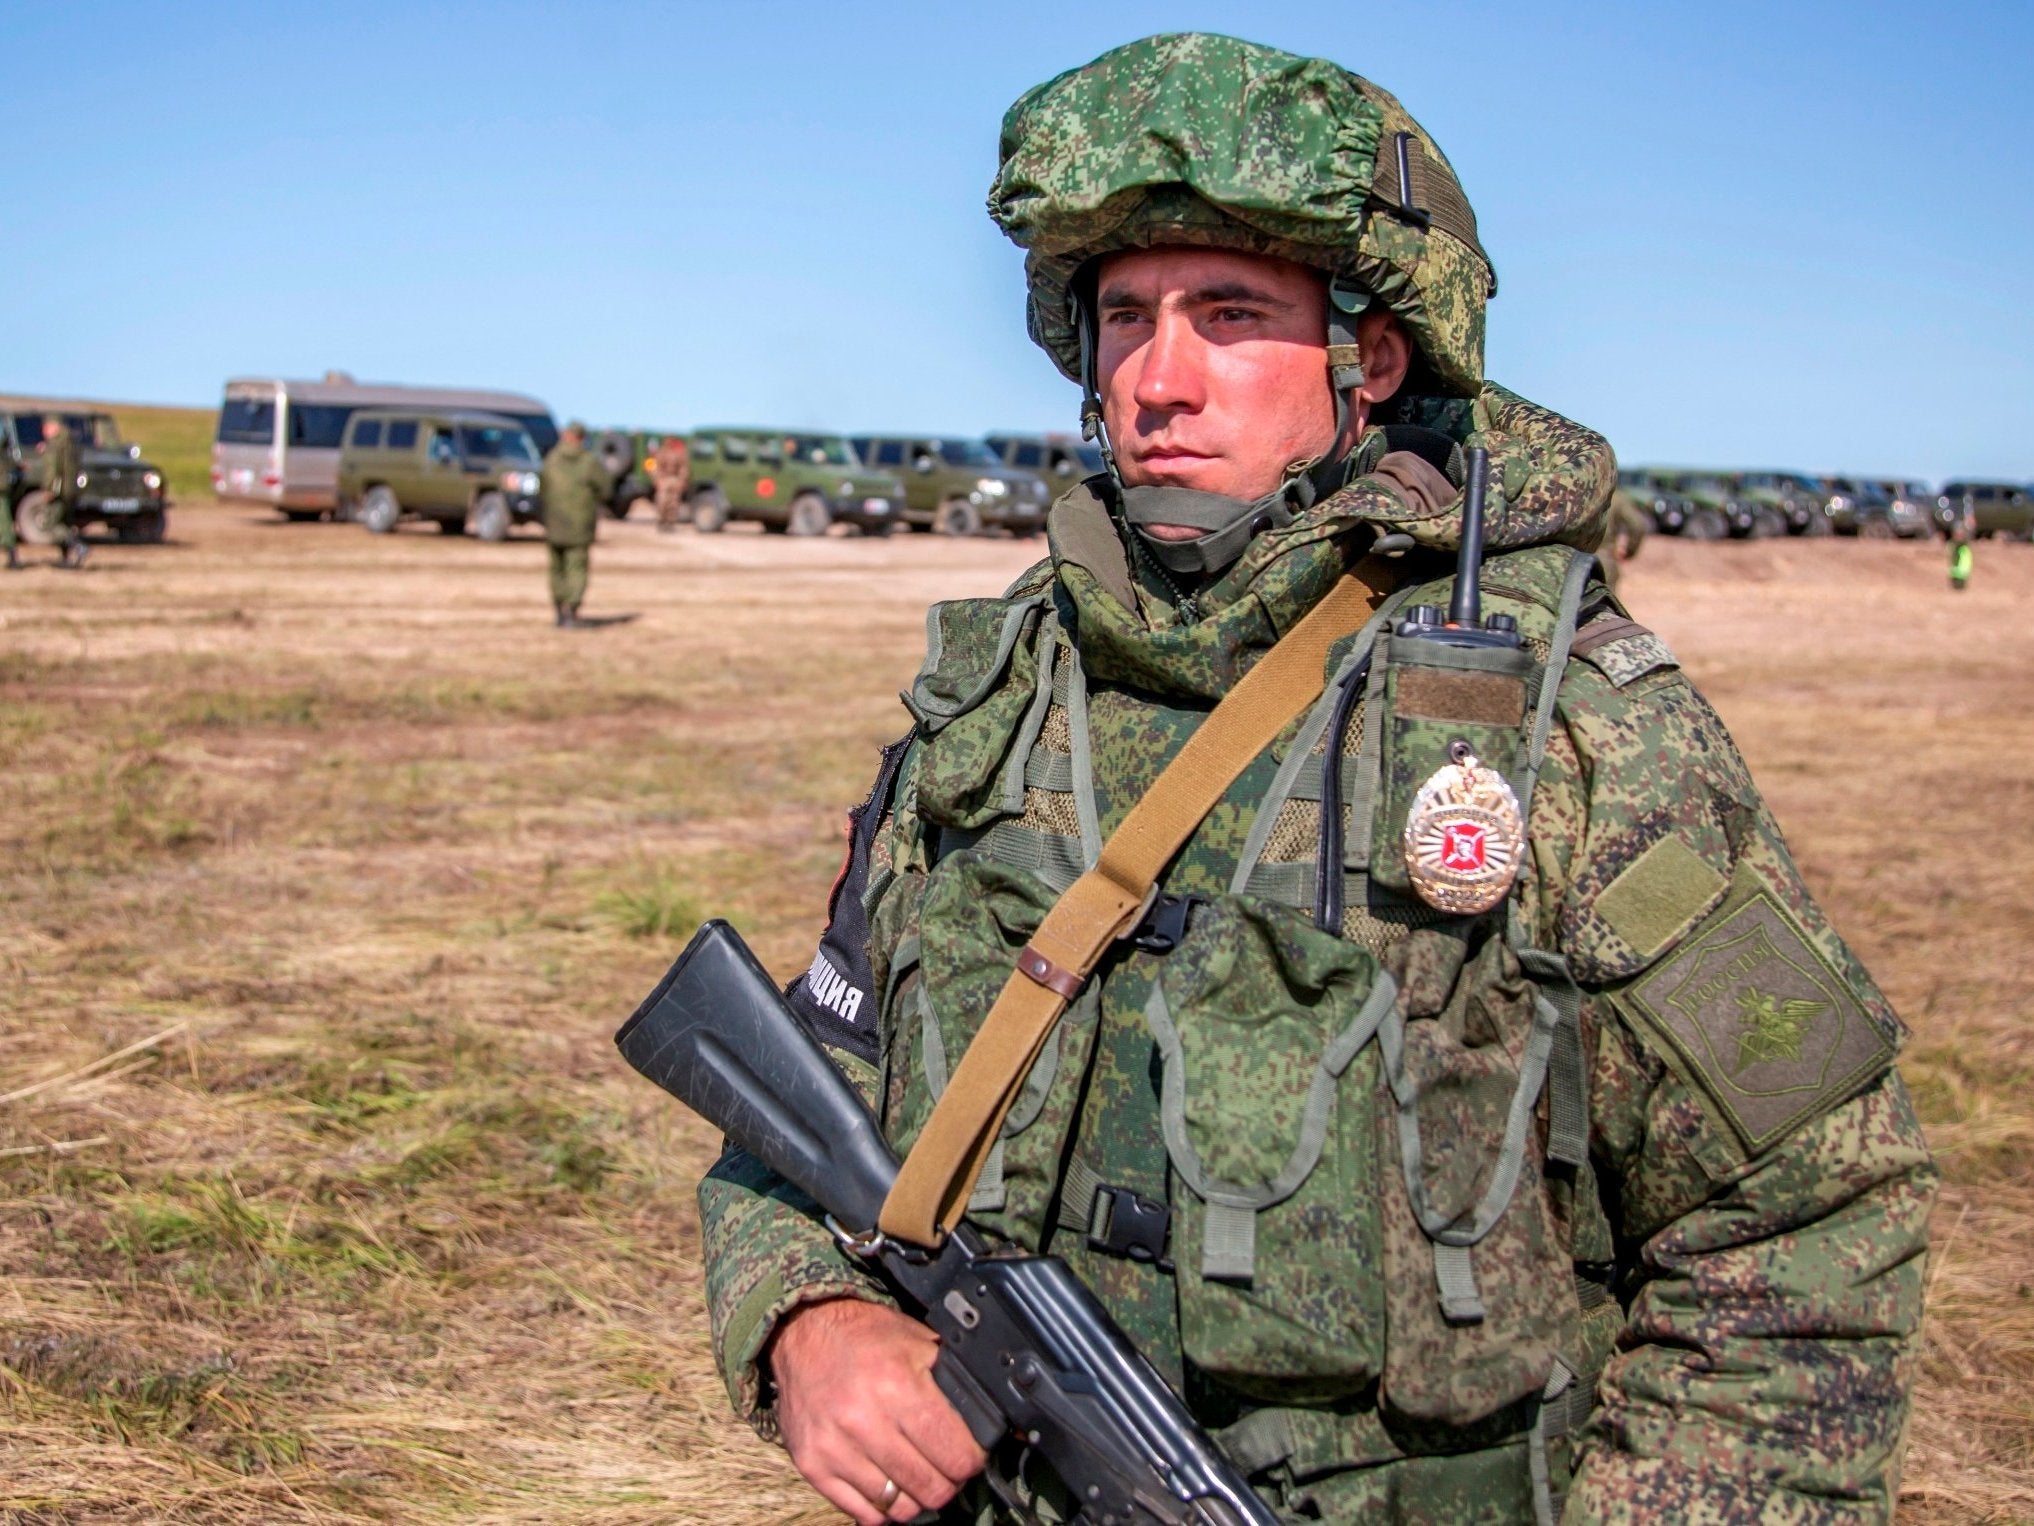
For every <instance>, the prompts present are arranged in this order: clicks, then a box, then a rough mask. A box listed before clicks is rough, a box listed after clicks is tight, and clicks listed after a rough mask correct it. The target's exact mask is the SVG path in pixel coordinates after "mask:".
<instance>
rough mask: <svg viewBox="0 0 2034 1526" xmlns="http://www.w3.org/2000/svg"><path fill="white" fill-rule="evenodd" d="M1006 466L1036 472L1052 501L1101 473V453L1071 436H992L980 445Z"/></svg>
mask: <svg viewBox="0 0 2034 1526" xmlns="http://www.w3.org/2000/svg"><path fill="white" fill-rule="evenodd" d="M982 443H984V444H985V445H987V446H988V447H989V449H991V450H993V451H994V452H995V453H996V454H997V455H998V456H999V457H1001V458H1002V462H1003V464H1004V465H1005V466H1014V467H1016V468H1017V469H1018V470H1019V471H1026V472H1036V473H1038V475H1039V476H1040V477H1042V478H1044V479H1045V481H1046V484H1047V491H1048V492H1049V493H1050V494H1052V495H1053V496H1054V497H1057V496H1058V495H1059V494H1061V493H1063V492H1065V491H1066V490H1067V489H1068V488H1070V487H1072V486H1073V485H1074V484H1075V483H1076V482H1078V481H1080V480H1081V479H1082V478H1083V477H1092V476H1095V475H1096V474H1097V473H1099V472H1100V471H1101V470H1102V449H1101V447H1100V446H1099V445H1090V444H1089V443H1088V442H1087V441H1086V440H1082V439H1079V438H1077V437H1076V436H1073V435H1065V434H992V435H989V436H987V437H986V438H985V439H984V440H983V442H982Z"/></svg>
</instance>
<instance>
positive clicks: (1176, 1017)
mask: <svg viewBox="0 0 2034 1526" xmlns="http://www.w3.org/2000/svg"><path fill="white" fill-rule="evenodd" d="M1377 977H1378V964H1377V961H1376V960H1375V959H1373V958H1372V957H1371V955H1370V954H1369V953H1368V951H1367V950H1365V949H1363V948H1362V947H1360V946H1359V945H1356V944H1353V943H1349V942H1347V941H1346V940H1344V939H1342V938H1339V937H1337V936H1335V935H1334V934H1332V933H1327V932H1322V931H1321V930H1319V929H1317V928H1316V927H1314V926H1313V924H1312V921H1311V919H1310V918H1309V917H1307V916H1305V915H1304V914H1301V913H1298V912H1295V911H1292V910H1290V909H1288V908H1286V907H1282V906H1278V905H1276V904H1274V903H1271V902H1268V901H1265V900H1262V899H1261V898H1258V897H1255V896H1231V895H1224V896H1221V897H1219V898H1218V899H1216V900H1214V901H1213V902H1212V903H1211V904H1209V905H1207V906H1205V907H1203V908H1201V909H1200V910H1199V911H1198V912H1196V914H1195V917H1194V920H1193V923H1192V925H1191V927H1190V928H1189V930H1188V933H1187V937H1186V940H1185V941H1184V942H1183V943H1182V944H1181V945H1180V946H1179V947H1178V948H1177V949H1175V950H1174V951H1173V952H1172V953H1171V954H1170V955H1169V956H1168V957H1167V958H1166V959H1165V961H1164V966H1163V971H1162V976H1161V978H1162V981H1163V987H1164V995H1165V1000H1166V1004H1167V1007H1168V1009H1169V1013H1170V1018H1171V1021H1172V1023H1173V1025H1174V1027H1175V1029H1176V1031H1177V1033H1178V1036H1179V1040H1180V1045H1181V1056H1182V1060H1181V1065H1180V1070H1181V1075H1180V1077H1179V1082H1178V1084H1179V1088H1180V1091H1181V1092H1182V1094H1183V1097H1184V1119H1185V1133H1186V1138H1187V1142H1188V1143H1189V1145H1190V1146H1191V1148H1192V1149H1193V1151H1194V1154H1195V1155H1196V1156H1198V1158H1199V1161H1200V1164H1201V1167H1202V1169H1203V1170H1204V1171H1205V1172H1206V1173H1207V1174H1208V1175H1209V1176H1210V1177H1212V1178H1214V1179H1215V1180H1216V1181H1219V1182H1226V1183H1233V1184H1236V1185H1239V1186H1242V1187H1244V1188H1246V1189H1254V1188H1261V1187H1262V1186H1263V1184H1265V1183H1268V1182H1271V1181H1274V1180H1275V1179H1276V1178H1277V1177H1278V1176H1279V1175H1280V1173H1281V1172H1283V1171H1284V1170H1285V1169H1286V1166H1287V1163H1288V1161H1289V1160H1290V1159H1291V1158H1292V1157H1293V1155H1294V1153H1295V1151H1296V1150H1297V1149H1298V1147H1299V1145H1300V1141H1301V1135H1302V1116H1303V1110H1304V1107H1305V1104H1306V1101H1307V1095H1308V1090H1309V1087H1310V1085H1311V1083H1312V1082H1313V1080H1314V1076H1315V1072H1316V1068H1317V1065H1318V1062H1319V1061H1320V1059H1321V1056H1322V1055H1323V1053H1324V1052H1325V1051H1326V1050H1327V1048H1328V1046H1329V1045H1331V1044H1333V1043H1334V1042H1335V1041H1336V1039H1337V1038H1339V1037H1340V1036H1341V1035H1342V1034H1343V1033H1344V1032H1345V1031H1346V1030H1348V1029H1350V1028H1351V1027H1352V1026H1353V1025H1354V1024H1355V1023H1356V1022H1357V1021H1358V1018H1359V1016H1360V1014H1361V1013H1362V1010H1363V1006H1364V1002H1365V1000H1366V998H1368V997H1369V995H1370V993H1371V991H1372V990H1373V988H1374V987H1375V985H1376V981H1377ZM1377 1085H1378V1081H1377V1055H1376V1049H1375V1046H1374V1045H1365V1047H1364V1048H1363V1049H1362V1050H1361V1051H1360V1053H1359V1057H1358V1061H1357V1062H1354V1063H1352V1064H1351V1065H1350V1066H1349V1068H1348V1069H1347V1070H1346V1071H1344V1072H1343V1074H1342V1077H1341V1080H1340V1082H1339V1083H1338V1085H1337V1087H1336V1091H1335V1096H1336V1104H1335V1107H1334V1110H1333V1113H1332V1115H1331V1120H1330V1124H1329V1135H1328V1139H1327V1142H1326V1143H1325V1145H1324V1147H1323V1148H1322V1150H1321V1153H1320V1156H1319V1159H1318V1161H1317V1162H1316V1163H1315V1164H1314V1165H1313V1167H1312V1169H1311V1170H1310V1171H1309V1172H1308V1174H1307V1176H1306V1178H1305V1180H1304V1181H1303V1182H1302V1183H1301V1184H1300V1186H1299V1188H1298V1190H1297V1191H1296V1192H1294V1193H1293V1194H1292V1196H1291V1197H1289V1198H1287V1199H1285V1200H1284V1201H1283V1202H1280V1203H1277V1204H1275V1205H1271V1206H1267V1207H1265V1208H1263V1209H1261V1210H1259V1211H1258V1212H1257V1213H1256V1214H1255V1215H1254V1218H1255V1224H1256V1227H1255V1237H1256V1246H1255V1251H1256V1261H1255V1272H1254V1275H1253V1277H1252V1278H1251V1280H1250V1281H1249V1282H1248V1284H1247V1285H1246V1284H1243V1283H1238V1282H1232V1281H1226V1280H1222V1279H1214V1278H1207V1277H1204V1276H1202V1275H1201V1274H1200V1265H1201V1260H1202V1253H1203V1248H1204V1246H1205V1244H1206V1235H1207V1227H1208V1218H1209V1214H1208V1205H1207V1204H1206V1203H1204V1202H1203V1201H1202V1200H1201V1198H1200V1197H1199V1195H1198V1194H1197V1193H1195V1192H1194V1191H1192V1190H1175V1191H1174V1192H1173V1194H1172V1198H1173V1211H1174V1219H1173V1251H1172V1253H1173V1257H1174V1259H1175V1261H1177V1262H1178V1264H1179V1275H1178V1277H1177V1283H1178V1289H1179V1294H1178V1296H1179V1341H1180V1345H1181V1348H1182V1350H1183V1351H1184V1353H1185V1355H1186V1356H1187V1358H1188V1359H1189V1360H1191V1361H1192V1362H1193V1363H1194V1365H1195V1366H1197V1367H1198V1368H1200V1369H1201V1370H1202V1371H1203V1372H1206V1373H1209V1374H1213V1375H1216V1376H1218V1377H1220V1378H1221V1379H1222V1381H1223V1382H1224V1383H1225V1384H1226V1385H1227V1386H1229V1387H1230V1388H1232V1389H1234V1390H1235V1391H1236V1392H1238V1393H1240V1394H1244V1395H1247V1396H1249V1397H1251V1398H1254V1399H1258V1400H1261V1401H1263V1402H1266V1403H1272V1404H1282V1405H1294V1404H1302V1403H1308V1402H1315V1401H1320V1400H1326V1399H1331V1398H1336V1397H1340V1396H1345V1395H1348V1394H1351V1393H1354V1392H1358V1391H1360V1390H1361V1389H1362V1388H1363V1387H1365V1386H1366V1385H1368V1384H1369V1383H1372V1382H1374V1381H1375V1380H1376V1378H1377V1376H1378V1374H1379V1373H1380V1371H1381V1370H1382V1367H1383V1356H1384V1341H1385V1329H1384V1326H1385V1311H1384V1304H1385V1293H1384V1290H1385V1288H1386V1286H1387V1285H1388V1278H1387V1275H1386V1268H1385V1265H1384V1261H1383V1258H1382V1257H1381V1255H1380V1254H1379V1246H1380V1242H1381V1240H1382V1232H1381V1229H1380V1225H1379V1222H1378V1220H1379V1199H1380V1190H1379V1189H1380V1185H1381V1184H1380V1170H1379V1164H1378V1148H1377V1138H1376V1134H1375V1131H1374V1130H1373V1129H1371V1128H1370V1127H1368V1124H1369V1122H1370V1118H1371V1117H1372V1116H1374V1115H1373V1114H1372V1111H1371V1109H1370V1108H1369V1107H1367V1106H1366V1105H1364V1103H1365V1102H1366V1101H1367V1099H1368V1097H1370V1096H1371V1095H1373V1094H1374V1093H1375V1092H1376V1089H1377ZM1178 1170H1179V1167H1178V1163H1177V1161H1175V1164H1174V1171H1175V1174H1177V1173H1178Z"/></svg>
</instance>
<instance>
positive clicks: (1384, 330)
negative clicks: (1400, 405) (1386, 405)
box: [1356, 306, 1412, 407]
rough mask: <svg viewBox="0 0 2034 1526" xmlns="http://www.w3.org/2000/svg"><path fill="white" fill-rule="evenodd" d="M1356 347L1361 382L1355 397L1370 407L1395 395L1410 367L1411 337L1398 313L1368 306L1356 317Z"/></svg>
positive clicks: (1403, 382) (1403, 383) (1402, 384)
mask: <svg viewBox="0 0 2034 1526" xmlns="http://www.w3.org/2000/svg"><path fill="white" fill-rule="evenodd" d="M1356 349H1357V353H1358V354H1359V355H1361V356H1362V357H1363V385H1362V386H1361V387H1359V388H1357V389H1356V396H1357V397H1358V398H1359V399H1360V400H1362V401H1363V402H1366V403H1369V404H1370V405H1371V406H1372V407H1375V406H1376V405H1377V404H1379V403H1382V402H1385V401H1387V400H1389V399H1390V398H1392V397H1395V396H1396V395H1397V393H1398V389H1399V388H1400V387H1402V386H1404V385H1405V377H1406V372H1407V371H1409V370H1411V369H1412V339H1411V338H1410V337H1409V336H1408V335H1407V333H1406V331H1405V325H1404V324H1402V323H1400V322H1399V321H1398V314H1396V313H1394V312H1392V311H1391V310H1390V309H1389V308H1386V307H1379V306H1372V307H1370V308H1368V309H1367V310H1366V311H1365V312H1364V313H1363V314H1362V316H1360V317H1359V318H1357V320H1356Z"/></svg>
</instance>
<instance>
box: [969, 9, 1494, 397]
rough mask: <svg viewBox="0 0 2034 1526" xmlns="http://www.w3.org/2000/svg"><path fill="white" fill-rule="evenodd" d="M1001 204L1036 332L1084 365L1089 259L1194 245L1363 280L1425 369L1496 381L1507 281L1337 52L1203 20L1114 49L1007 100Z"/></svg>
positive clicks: (1425, 143)
mask: <svg viewBox="0 0 2034 1526" xmlns="http://www.w3.org/2000/svg"><path fill="white" fill-rule="evenodd" d="M989 215H990V216H991V217H993V218H994V219H995V221H996V224H997V226H998V227H1000V228H1001V229H1002V230H1003V231H1004V232H1005V233H1006V234H1008V235H1009V237H1010V238H1011V240H1012V241H1013V242H1015V243H1017V244H1018V245H1020V246H1022V247H1023V248H1024V249H1025V250H1026V251H1027V254H1026V258H1025V262H1024V268H1025V273H1026V275H1027V276H1028V278H1029V282H1030V305H1029V327H1030V332H1031V336H1032V338H1033V339H1034V340H1036V341H1037V342H1038V343H1039V345H1041V346H1042V347H1043V348H1044V349H1045V350H1046V352H1047V353H1048V354H1050V355H1051V356H1052V358H1053V360H1054V361H1055V362H1056V363H1057V364H1058V366H1059V368H1060V370H1061V371H1063V372H1064V373H1066V375H1067V376H1069V377H1071V378H1073V379H1074V380H1076V381H1078V380H1080V368H1081V341H1080V332H1079V324H1078V320H1077V318H1076V316H1075V313H1074V309H1073V303H1072V299H1073V290H1074V280H1075V276H1076V274H1077V273H1078V272H1079V270H1080V268H1081V267H1082V266H1083V265H1084V264H1085V263H1086V262H1087V261H1089V260H1091V259H1093V258H1095V257H1096V256H1097V255H1102V254H1108V253H1112V252H1114V251H1117V250H1122V249H1136V248H1151V247H1154V246H1159V245H1193V246H1203V247H1210V248H1220V249H1235V250H1240V251H1242V252H1245V253H1251V254H1266V255H1273V256H1276V257H1278V258H1281V259H1288V260H1292V261H1294V262H1295V263H1297V264H1301V265H1306V266H1309V267H1311V268H1313V269H1316V270H1321V271H1325V272H1327V273H1329V274H1330V275H1333V276H1336V277H1340V278H1344V279H1346V280H1349V281H1352V282H1354V283H1355V284H1356V285H1357V286H1358V287H1360V288H1361V289H1362V290H1363V291H1364V292H1367V293H1368V294H1370V296H1371V297H1373V298H1375V299H1376V300H1377V301H1379V302H1382V303H1383V304H1384V306H1386V307H1387V308H1389V309H1390V310H1391V311H1392V312H1394V313H1396V314H1397V315H1398V317H1399V318H1400V320H1401V321H1402V322H1404V324H1405V325H1406V327H1407V328H1408V329H1409V330H1410V332H1411V335H1412V339H1413V343H1414V346H1415V348H1416V350H1417V352H1418V354H1419V356H1420V357H1421V359H1422V360H1423V361H1424V362H1425V365H1424V367H1422V368H1421V370H1422V373H1423V374H1419V375H1418V376H1417V377H1416V384H1417V385H1419V386H1420V387H1422V388H1423V389H1426V390H1432V391H1435V392H1439V393H1443V394H1446V395H1450V396H1457V397H1473V396H1475V394H1476V389H1477V387H1478V386H1479V385H1480V384H1481V383H1482V380H1483V308H1484V303H1485V302H1486V301H1487V300H1488V298H1489V297H1491V296H1492V295H1494V294H1495V292H1496V289H1497V281H1496V276H1495V274H1494V273H1493V271H1492V268H1491V264H1490V260H1489V257H1488V256H1487V255H1486V254H1485V253H1484V252H1483V247H1482V245H1481V243H1480V242H1479V241H1478V238H1477V232H1476V216H1475V213H1474V212H1473V211H1471V209H1470V206H1469V202H1468V199H1467V198H1466V197H1465V196H1464V195H1463V193H1462V188H1461V185H1460V183H1459V182H1458V181H1457V179H1456V178H1455V172H1454V170H1453V168H1452V167H1451V166H1450V165H1449V163H1448V161H1447V159H1446V158H1444V157H1443V156H1442V154H1441V151H1440V149H1439V147H1438V146H1437V145H1436V144H1435V143H1434V141H1433V139H1432V138H1430V137H1429V136H1428V135H1427V133H1426V130H1425V129H1424V128H1422V127H1421V126H1420V125H1419V123H1417V122H1415V121H1414V120H1413V119H1412V117H1411V115H1410V114H1408V113H1407V111H1406V109H1405V108H1404V107H1403V106H1402V105H1400V104H1399V102H1398V100H1397V99H1396V98H1395V97H1393V96H1392V95H1391V94H1389V93H1388V92H1386V91H1384V90H1381V89H1379V88H1378V87H1377V86H1376V85H1373V84H1372V83H1371V82H1370V81H1368V80H1366V79H1363V78H1362V77H1361V76H1359V75H1355V74H1352V73H1350V72H1349V71H1348V70H1346V69H1343V68H1341V67H1340V66H1339V65H1337V64H1334V63H1331V62H1329V61H1328V60H1326V59H1321V58H1300V57H1297V56H1296V55H1294V54H1291V53H1283V52H1280V51H1279V50H1278V49H1276V48H1266V47H1261V46H1258V45H1257V44H1255V43H1249V42H1242V41H1239V40H1237V39H1236V38H1233V37H1220V36H1214V35H1211V34H1207V33H1198V32H1187V33H1177V34H1172V35H1168V36H1161V37H1148V38H1145V39H1144V40H1143V41H1141V42H1134V43H1130V44H1127V45H1126V46H1124V47H1120V48H1116V49H1114V50H1112V51H1110V52H1108V53H1105V54H1103V55H1102V56H1101V57H1100V58H1098V59H1096V60H1095V61H1094V62H1093V63H1091V64H1088V65H1086V66H1084V67H1082V68H1079V69H1073V70H1069V71H1068V72H1067V73H1065V74H1062V75H1060V76H1059V77H1058V78H1057V79H1053V80H1049V81H1047V82H1046V83H1045V84H1043V85H1040V86H1038V87H1037V88H1036V89H1033V90H1031V91H1029V92H1027V93H1026V94H1025V95H1024V96H1023V97H1022V98H1021V99H1020V100H1019V101H1018V102H1017V104H1016V105H1014V106H1012V107H1011V108H1010V110H1009V112H1008V114H1007V115H1006V116H1005V117H1004V119H1003V133H1002V140H1001V167H1000V169H999V171H998V173H997V176H996V180H995V184H994V185H993V186H991V187H990V190H989Z"/></svg>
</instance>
